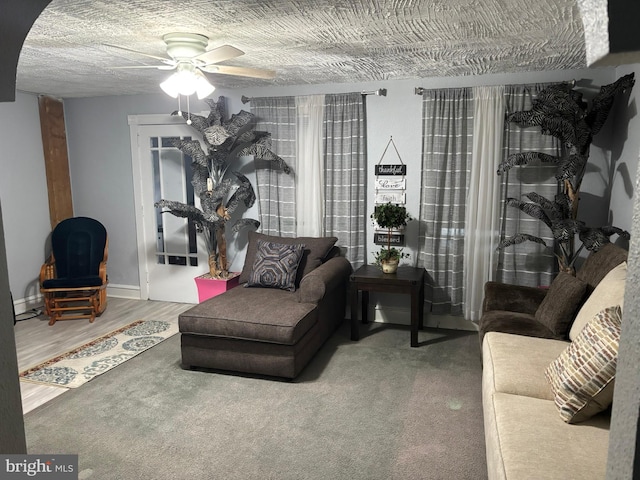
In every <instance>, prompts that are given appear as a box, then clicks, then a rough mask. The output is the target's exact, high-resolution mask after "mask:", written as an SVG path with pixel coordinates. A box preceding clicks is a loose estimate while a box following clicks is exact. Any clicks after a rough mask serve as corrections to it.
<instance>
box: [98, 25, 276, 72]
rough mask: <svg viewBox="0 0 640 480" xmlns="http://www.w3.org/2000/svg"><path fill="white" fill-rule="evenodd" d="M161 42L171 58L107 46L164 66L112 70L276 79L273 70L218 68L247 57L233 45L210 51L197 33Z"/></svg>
mask: <svg viewBox="0 0 640 480" xmlns="http://www.w3.org/2000/svg"><path fill="white" fill-rule="evenodd" d="M162 40H163V41H164V43H165V44H166V46H167V47H166V48H167V55H168V58H167V57H160V56H157V55H150V54H148V53H144V52H140V51H137V50H132V49H130V48H126V47H121V46H118V45H110V44H105V45H107V46H109V47H113V48H118V49H120V50H126V51H128V52H133V53H137V54H139V55H143V56H145V57H149V58H153V59H155V60H159V61H160V62H161V65H134V66H123V67H111V68H121V69H128V68H132V69H134V68H156V69H158V70H177V72H176V73H177V74H180V73H182V74H185V75H196V76H201V77H203V78H204V75H203V74H202V73H201V72H206V73H217V74H222V75H236V76H240V77H251V78H263V79H272V78H275V75H276V72H274V71H273V70H265V69H259V68H249V67H235V66H231V65H218V63H220V62H224V61H225V60H229V59H232V58H236V57H239V56H241V55H244V52H243V51H242V50H240V49H237V48H235V47H232V46H231V45H222V46H220V47H216V48H213V49H211V50H207V46H208V44H209V38H207V37H205V36H204V35H200V34H197V33H167V34H166V35H164V36H163V37H162Z"/></svg>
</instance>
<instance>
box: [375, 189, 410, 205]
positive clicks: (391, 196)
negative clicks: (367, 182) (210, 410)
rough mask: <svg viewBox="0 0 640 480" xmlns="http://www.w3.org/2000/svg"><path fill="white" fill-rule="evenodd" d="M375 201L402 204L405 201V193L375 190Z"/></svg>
mask: <svg viewBox="0 0 640 480" xmlns="http://www.w3.org/2000/svg"><path fill="white" fill-rule="evenodd" d="M375 201H376V203H397V204H398V205H404V204H405V203H406V201H405V193H404V190H402V191H397V192H394V191H388V192H377V193H376V198H375Z"/></svg>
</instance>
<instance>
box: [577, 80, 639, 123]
mask: <svg viewBox="0 0 640 480" xmlns="http://www.w3.org/2000/svg"><path fill="white" fill-rule="evenodd" d="M633 77H634V74H633V72H632V73H630V74H628V75H624V76H623V77H620V78H619V79H618V80H616V81H615V82H614V83H611V84H609V85H605V86H603V87H600V92H599V93H598V94H597V95H596V96H595V97H594V99H593V100H592V102H591V110H590V111H589V113H588V114H587V117H586V122H587V124H588V125H589V126H590V127H591V133H592V134H593V135H596V134H597V133H598V132H599V131H600V130H601V129H602V127H603V126H604V124H605V122H606V120H607V117H608V116H609V111H610V110H611V107H612V106H613V101H614V100H615V97H616V95H618V94H619V93H624V92H625V91H627V90H628V89H630V88H632V87H633V85H634V83H635V80H634V78H633Z"/></svg>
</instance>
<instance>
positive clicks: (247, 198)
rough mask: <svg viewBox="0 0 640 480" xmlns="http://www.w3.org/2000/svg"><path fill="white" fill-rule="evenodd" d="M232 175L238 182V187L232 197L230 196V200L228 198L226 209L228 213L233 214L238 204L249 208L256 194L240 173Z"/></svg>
mask: <svg viewBox="0 0 640 480" xmlns="http://www.w3.org/2000/svg"><path fill="white" fill-rule="evenodd" d="M233 174H234V175H235V176H236V177H237V178H238V180H239V181H240V185H239V186H238V188H237V189H236V191H235V192H233V195H231V198H229V201H228V202H227V205H226V208H227V210H228V211H229V213H233V212H234V211H235V210H236V208H237V207H238V205H239V204H240V202H244V204H245V206H246V207H247V208H251V207H252V206H253V204H254V203H255V201H256V194H255V192H254V191H253V187H252V186H251V182H250V181H249V179H248V178H247V177H245V176H244V175H243V174H241V173H240V172H233Z"/></svg>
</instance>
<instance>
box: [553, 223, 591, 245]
mask: <svg viewBox="0 0 640 480" xmlns="http://www.w3.org/2000/svg"><path fill="white" fill-rule="evenodd" d="M583 229H584V222H582V221H580V220H573V219H570V218H567V219H564V220H561V221H559V222H554V223H553V225H552V226H551V233H552V234H553V238H555V239H556V240H557V241H559V242H566V241H568V240H571V239H572V238H573V237H575V235H576V233H579V232H580V231H582V230H583Z"/></svg>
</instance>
